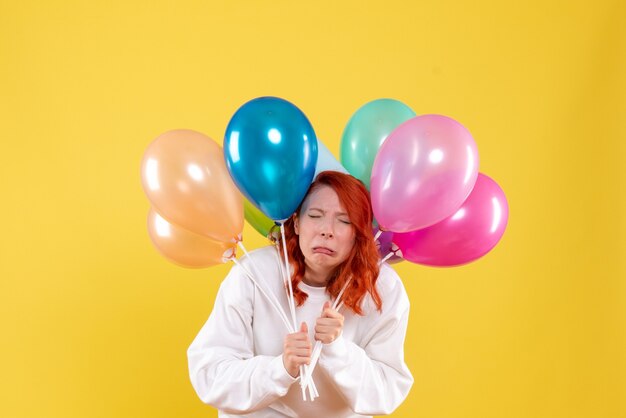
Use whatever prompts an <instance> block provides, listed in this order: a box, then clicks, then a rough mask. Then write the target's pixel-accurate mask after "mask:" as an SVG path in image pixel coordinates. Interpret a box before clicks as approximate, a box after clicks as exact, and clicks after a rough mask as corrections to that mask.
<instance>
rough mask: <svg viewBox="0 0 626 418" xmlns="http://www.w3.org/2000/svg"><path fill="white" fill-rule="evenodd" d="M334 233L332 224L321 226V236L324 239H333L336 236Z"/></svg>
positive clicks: (326, 223)
mask: <svg viewBox="0 0 626 418" xmlns="http://www.w3.org/2000/svg"><path fill="white" fill-rule="evenodd" d="M334 232H335V231H333V223H332V222H324V223H323V225H322V226H321V230H320V235H321V236H323V237H324V238H332V237H333V236H334V235H335V233H334Z"/></svg>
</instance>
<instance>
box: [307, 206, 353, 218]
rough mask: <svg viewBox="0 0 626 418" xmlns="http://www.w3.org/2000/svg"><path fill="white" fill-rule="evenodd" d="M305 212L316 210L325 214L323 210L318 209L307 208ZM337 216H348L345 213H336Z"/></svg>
mask: <svg viewBox="0 0 626 418" xmlns="http://www.w3.org/2000/svg"><path fill="white" fill-rule="evenodd" d="M307 210H318V211H320V212H322V213H326V211H325V210H323V209H320V208H308V209H307ZM337 215H338V216H348V214H347V213H346V212H337Z"/></svg>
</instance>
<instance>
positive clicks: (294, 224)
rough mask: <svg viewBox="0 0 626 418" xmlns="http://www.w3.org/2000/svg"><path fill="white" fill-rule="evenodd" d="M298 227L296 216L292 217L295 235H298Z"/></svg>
mask: <svg viewBox="0 0 626 418" xmlns="http://www.w3.org/2000/svg"><path fill="white" fill-rule="evenodd" d="M299 228H300V226H299V225H298V215H293V229H294V231H295V232H296V235H300V229H299Z"/></svg>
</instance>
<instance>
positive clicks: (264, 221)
mask: <svg viewBox="0 0 626 418" xmlns="http://www.w3.org/2000/svg"><path fill="white" fill-rule="evenodd" d="M328 170H331V171H339V172H342V173H345V174H349V173H348V170H346V169H345V168H344V167H343V166H342V165H341V164H340V163H339V161H337V159H336V158H335V157H334V156H333V154H332V153H331V152H330V150H329V149H328V148H326V145H324V143H323V142H322V141H320V140H319V138H318V140H317V164H316V165H315V175H314V176H313V180H315V177H317V175H318V174H319V173H321V172H322V171H328ZM243 212H244V216H245V218H246V220H247V221H248V223H249V224H250V225H252V227H253V228H254V229H256V230H257V232H258V233H259V234H261V235H263V236H265V237H267V236H268V234H269V232H270V230H271V229H272V227H273V226H274V225H275V222H274V221H272V220H271V219H270V218H268V217H267V216H265V215H264V214H263V212H261V211H260V210H259V209H257V208H256V206H254V205H253V204H252V203H250V201H248V199H246V198H244V201H243Z"/></svg>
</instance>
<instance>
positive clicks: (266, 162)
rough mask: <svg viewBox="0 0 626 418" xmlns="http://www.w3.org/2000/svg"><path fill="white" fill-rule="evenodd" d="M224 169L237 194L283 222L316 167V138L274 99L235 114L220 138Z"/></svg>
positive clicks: (298, 114)
mask: <svg viewBox="0 0 626 418" xmlns="http://www.w3.org/2000/svg"><path fill="white" fill-rule="evenodd" d="M224 157H225V159H226V166H227V167H228V171H229V172H230V175H231V177H232V178H233V181H234V182H235V184H236V185H237V187H239V190H241V192H242V193H243V194H244V195H245V196H246V198H247V199H248V200H249V201H250V202H252V203H253V204H254V205H255V206H256V207H257V208H259V210H261V212H263V213H264V214H265V215H267V217H268V218H271V219H273V220H275V221H284V220H286V219H288V218H289V217H290V216H291V215H292V214H293V212H294V211H295V210H296V209H297V208H298V206H299V205H300V202H301V201H302V199H303V198H304V195H305V194H306V192H307V190H308V188H309V185H310V184H311V180H312V179H313V174H314V173H315V164H316V162H317V137H316V136H315V132H314V131H313V127H312V126H311V123H310V122H309V120H308V119H307V117H306V116H305V115H304V113H302V111H301V110H300V109H298V108H297V107H296V106H294V105H293V104H291V103H289V102H288V101H286V100H283V99H280V98H277V97H259V98H257V99H253V100H250V101H249V102H248V103H246V104H244V105H243V106H241V107H240V108H239V110H237V112H236V113H235V114H234V115H233V117H232V118H231V120H230V122H229V123H228V126H227V128H226V134H225V137H224Z"/></svg>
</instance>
